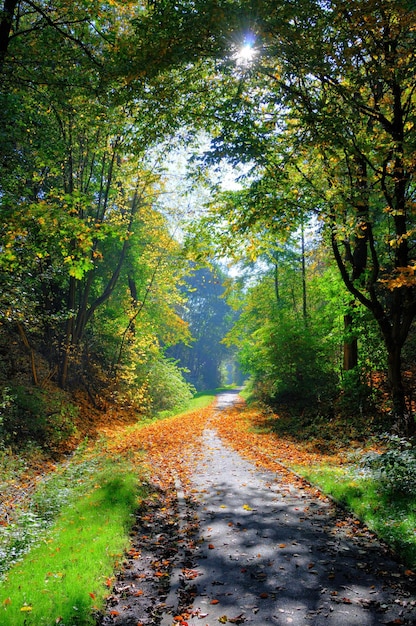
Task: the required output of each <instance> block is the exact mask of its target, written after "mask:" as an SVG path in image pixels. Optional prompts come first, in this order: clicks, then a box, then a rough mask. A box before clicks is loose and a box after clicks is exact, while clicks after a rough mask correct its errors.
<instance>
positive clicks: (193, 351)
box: [168, 265, 234, 390]
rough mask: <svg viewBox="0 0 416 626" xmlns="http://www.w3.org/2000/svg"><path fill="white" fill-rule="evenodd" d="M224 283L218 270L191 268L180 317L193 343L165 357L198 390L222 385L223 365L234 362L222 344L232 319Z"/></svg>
mask: <svg viewBox="0 0 416 626" xmlns="http://www.w3.org/2000/svg"><path fill="white" fill-rule="evenodd" d="M225 280H226V276H225V274H224V272H222V271H221V269H220V267H218V266H215V265H213V267H212V268H210V267H205V268H199V269H198V268H196V269H195V268H194V269H193V271H192V273H191V275H190V276H189V277H187V278H186V279H185V284H184V286H183V288H182V290H183V293H184V297H185V298H186V302H184V305H183V308H182V310H181V314H182V317H183V319H184V320H185V321H186V322H187V324H188V325H189V331H190V334H191V335H192V341H189V339H188V341H187V343H184V342H183V343H181V344H178V345H177V346H174V347H172V348H171V349H170V350H168V354H169V356H172V357H173V358H175V359H177V360H178V362H179V363H180V365H181V366H182V367H184V368H186V373H185V377H186V379H187V380H188V381H189V382H190V383H191V384H192V385H194V386H195V387H196V388H197V389H198V390H202V389H213V388H215V387H218V386H219V385H221V384H222V383H223V382H225V381H224V380H223V370H224V368H223V365H224V363H225V362H226V361H232V360H233V354H232V351H231V350H230V349H229V347H227V346H226V345H225V344H224V343H223V339H224V337H225V335H226V333H227V331H228V330H229V329H230V327H231V325H232V319H233V317H234V312H233V310H232V308H231V307H230V305H229V304H228V303H227V301H226V298H225V295H226V288H225V286H224V282H225Z"/></svg>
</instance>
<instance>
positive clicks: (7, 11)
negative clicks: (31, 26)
mask: <svg viewBox="0 0 416 626" xmlns="http://www.w3.org/2000/svg"><path fill="white" fill-rule="evenodd" d="M17 3H18V0H4V4H3V9H2V10H1V11H0V72H1V70H2V68H3V64H4V59H5V58H6V54H7V49H8V47H9V41H10V31H11V29H12V24H13V17H14V12H15V10H16V7H17Z"/></svg>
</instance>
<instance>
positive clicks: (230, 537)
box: [161, 393, 416, 626]
mask: <svg viewBox="0 0 416 626" xmlns="http://www.w3.org/2000/svg"><path fill="white" fill-rule="evenodd" d="M234 400H235V394H232V393H230V394H223V395H221V396H220V397H219V398H218V403H217V410H218V411H223V410H226V409H227V407H228V406H230V404H232V403H233V402H234ZM192 487H193V494H194V499H195V511H196V516H197V519H198V527H199V529H198V537H197V541H196V542H195V543H196V546H197V547H196V548H195V550H194V554H193V562H192V564H193V569H192V572H193V575H192V577H191V578H192V580H186V579H184V577H183V575H182V577H181V576H179V578H180V579H181V580H179V581H178V588H179V587H180V583H181V584H182V587H185V588H186V587H188V592H189V593H188V597H189V598H190V606H189V607H188V611H187V613H186V615H185V616H184V617H183V619H182V622H180V621H179V617H177V615H176V611H175V608H173V609H172V610H171V611H169V612H168V613H166V614H165V615H164V617H162V621H161V626H168V625H171V624H173V623H174V621H173V619H174V617H175V616H176V617H177V620H176V623H178V621H179V623H183V624H188V626H191V624H198V626H214V625H215V626H218V624H219V623H220V624H221V623H224V624H247V625H253V626H266V625H267V624H277V625H279V626H283V625H285V626H286V625H287V624H291V625H293V626H300V625H302V626H303V625H306V624H309V625H310V624H312V625H314V626H321V625H325V626H344V625H345V626H346V625H348V626H370V625H371V626H379V625H383V624H407V625H410V624H416V601H415V597H414V595H412V589H411V587H410V586H409V585H410V581H409V575H408V574H406V575H405V574H404V570H403V568H402V567H401V566H400V564H398V563H397V562H396V561H395V559H394V558H393V557H392V555H391V554H390V553H389V551H388V550H387V549H386V547H385V546H384V545H383V544H382V543H381V542H379V541H378V540H377V539H376V538H375V537H374V535H373V534H372V533H370V532H369V531H368V530H367V529H366V528H365V527H363V526H362V525H361V524H360V523H359V522H358V520H355V519H354V518H353V517H351V516H349V515H347V514H346V513H345V512H343V511H342V510H340V509H339V508H338V507H337V506H335V505H334V503H333V502H331V501H330V500H328V499H326V498H323V497H320V496H319V495H318V494H316V492H315V491H314V490H311V489H308V488H307V486H302V484H299V482H298V483H296V481H290V480H288V479H287V477H286V476H285V475H283V474H282V475H279V474H274V473H271V472H269V471H262V470H261V469H259V468H257V467H255V466H254V465H253V464H252V463H250V462H249V461H247V460H245V459H243V458H242V457H241V456H240V455H239V454H238V453H237V452H235V451H233V450H231V449H230V448H229V447H228V446H227V445H226V444H224V443H223V442H222V441H221V439H220V438H219V437H218V435H217V433H216V432H215V430H213V429H211V428H209V427H208V428H207V429H206V431H205V432H204V434H203V442H202V454H201V456H200V460H199V462H198V464H197V466H196V468H195V471H194V473H193V477H192ZM182 571H183V570H182ZM174 578H175V576H174V572H173V579H174ZM185 578H186V577H185ZM177 591H178V590H177V589H176V588H175V587H174V586H173V587H172V589H171V593H170V596H169V597H168V601H167V605H168V606H169V604H170V603H171V601H172V595H174V594H176V593H177ZM182 592H183V589H182ZM178 610H179V609H178ZM182 613H183V610H182Z"/></svg>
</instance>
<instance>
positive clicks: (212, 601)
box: [210, 598, 220, 604]
mask: <svg viewBox="0 0 416 626" xmlns="http://www.w3.org/2000/svg"><path fill="white" fill-rule="evenodd" d="M219 602H220V601H219V600H217V599H216V598H214V599H213V600H211V602H210V604H219Z"/></svg>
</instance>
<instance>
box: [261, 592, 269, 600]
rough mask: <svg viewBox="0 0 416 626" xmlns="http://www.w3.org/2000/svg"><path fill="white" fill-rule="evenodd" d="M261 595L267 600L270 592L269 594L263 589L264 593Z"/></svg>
mask: <svg viewBox="0 0 416 626" xmlns="http://www.w3.org/2000/svg"><path fill="white" fill-rule="evenodd" d="M259 597H260V598H261V599H262V600H265V599H266V598H268V597H269V594H268V593H266V592H265V591H263V593H261V594H260V596H259Z"/></svg>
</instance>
